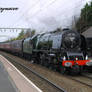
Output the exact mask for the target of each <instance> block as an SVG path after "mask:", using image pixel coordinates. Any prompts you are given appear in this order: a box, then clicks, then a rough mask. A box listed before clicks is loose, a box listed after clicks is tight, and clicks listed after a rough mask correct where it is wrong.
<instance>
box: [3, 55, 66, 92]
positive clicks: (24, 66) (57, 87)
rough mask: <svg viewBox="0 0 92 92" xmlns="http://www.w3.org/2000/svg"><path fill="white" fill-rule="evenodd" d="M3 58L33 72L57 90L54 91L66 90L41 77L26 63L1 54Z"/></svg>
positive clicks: (61, 91) (62, 91) (63, 91)
mask: <svg viewBox="0 0 92 92" xmlns="http://www.w3.org/2000/svg"><path fill="white" fill-rule="evenodd" d="M3 56H4V57H5V58H7V59H8V60H9V61H10V62H11V63H13V64H14V63H16V64H18V65H20V66H21V67H23V68H25V69H26V70H27V71H30V72H31V73H33V74H34V75H36V76H37V77H39V78H41V80H42V81H45V82H47V83H48V84H49V85H50V86H52V87H53V88H55V89H56V90H57V91H56V92H66V91H65V90H64V89H63V88H61V87H60V86H58V85H56V84H55V83H53V82H51V81H50V80H48V79H47V78H45V77H43V76H42V75H40V74H39V73H37V72H35V71H34V70H33V69H31V68H29V67H27V66H26V65H23V64H21V63H19V62H17V61H15V60H13V59H12V58H10V57H8V56H5V55H3Z"/></svg>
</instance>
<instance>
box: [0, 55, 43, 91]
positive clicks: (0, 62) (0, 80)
mask: <svg viewBox="0 0 92 92" xmlns="http://www.w3.org/2000/svg"><path fill="white" fill-rule="evenodd" d="M0 92H42V90H40V89H39V88H38V87H37V86H36V85H35V84H33V83H32V82H31V81H30V80H29V79H28V78H27V77H25V76H24V75H23V74H22V73H21V72H20V71H19V70H18V69H17V68H16V67H15V66H14V65H12V64H11V63H10V62H9V61H8V60H7V59H6V58H5V57H3V56H2V55H0Z"/></svg>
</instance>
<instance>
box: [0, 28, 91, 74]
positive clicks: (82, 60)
mask: <svg viewBox="0 0 92 92" xmlns="http://www.w3.org/2000/svg"><path fill="white" fill-rule="evenodd" d="M0 49H1V50H5V51H8V52H11V53H15V54H18V55H22V56H23V57H25V58H29V59H31V62H34V63H37V64H41V65H43V66H46V67H50V68H53V69H57V70H59V71H60V72H61V73H66V72H68V73H71V72H72V73H76V74H78V73H81V72H82V71H83V69H84V68H85V67H86V66H88V67H89V66H92V61H91V60H88V57H87V53H86V40H85V37H84V36H82V35H80V34H79V33H78V32H77V31H73V30H70V29H64V30H63V31H62V32H61V31H59V32H49V33H43V34H38V35H35V36H33V37H29V38H26V39H22V40H16V41H12V42H5V43H0Z"/></svg>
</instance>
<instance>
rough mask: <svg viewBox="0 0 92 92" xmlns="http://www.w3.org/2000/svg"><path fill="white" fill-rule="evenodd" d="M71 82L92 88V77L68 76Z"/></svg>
mask: <svg viewBox="0 0 92 92" xmlns="http://www.w3.org/2000/svg"><path fill="white" fill-rule="evenodd" d="M68 77H69V78H70V79H71V80H74V81H76V82H78V83H81V84H83V85H85V86H88V87H90V88H92V77H88V76H78V77H70V76H68Z"/></svg>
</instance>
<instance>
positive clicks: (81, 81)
mask: <svg viewBox="0 0 92 92" xmlns="http://www.w3.org/2000/svg"><path fill="white" fill-rule="evenodd" d="M2 55H3V56H5V57H6V58H7V59H8V60H9V61H10V59H12V61H14V62H17V64H18V65H20V66H21V63H19V62H18V61H16V60H13V58H12V57H11V56H8V55H7V54H2ZM14 57H15V58H16V56H14ZM24 61H25V60H24ZM12 63H13V62H12ZM22 65H23V66H22V67H26V68H25V69H26V70H29V69H30V67H27V65H25V64H22ZM37 72H38V71H37ZM37 74H38V73H37ZM56 74H57V75H59V76H61V77H62V76H63V77H65V78H67V79H69V80H71V81H75V82H76V83H77V84H79V85H82V86H84V87H87V88H92V81H91V80H92V79H90V78H88V77H85V76H83V75H80V76H77V77H76V76H68V75H61V74H60V73H58V72H56ZM42 75H43V74H42ZM42 77H43V76H42ZM42 79H43V78H42ZM45 79H46V78H45ZM47 80H48V79H47ZM48 81H49V80H48ZM88 82H90V83H88ZM53 84H54V83H52V82H51V81H50V83H49V85H53ZM61 86H62V85H60V86H58V85H55V84H54V88H55V89H57V87H58V88H60V89H61V90H62V88H61ZM60 89H58V91H56V92H66V91H65V90H64V89H63V91H60ZM47 92H48V91H47ZM51 92H52V91H51ZM67 92H68V90H67ZM69 92H70V91H69ZM73 92H74V91H73ZM77 92H78V91H77ZM88 92H90V91H88Z"/></svg>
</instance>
